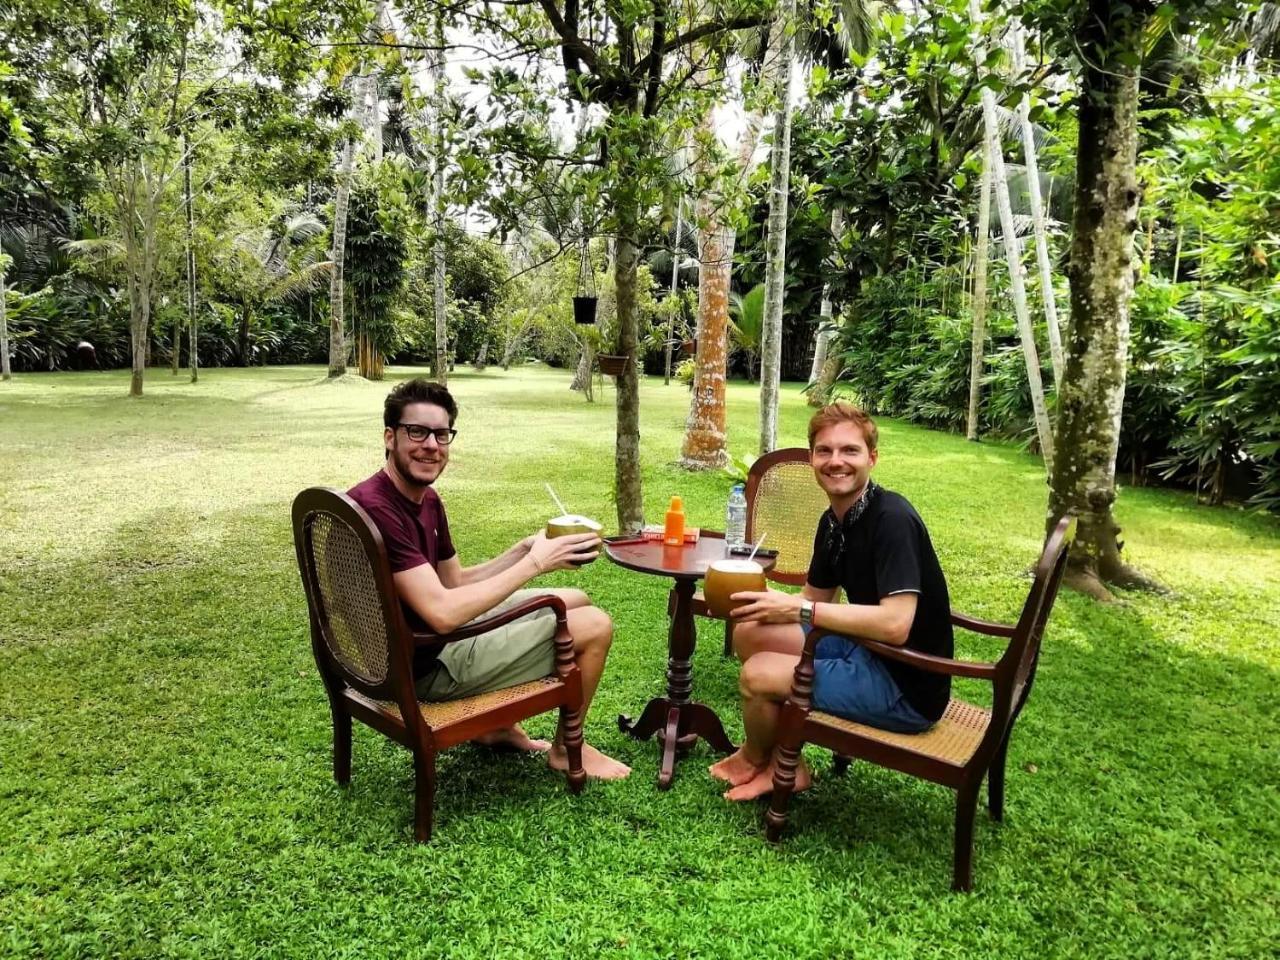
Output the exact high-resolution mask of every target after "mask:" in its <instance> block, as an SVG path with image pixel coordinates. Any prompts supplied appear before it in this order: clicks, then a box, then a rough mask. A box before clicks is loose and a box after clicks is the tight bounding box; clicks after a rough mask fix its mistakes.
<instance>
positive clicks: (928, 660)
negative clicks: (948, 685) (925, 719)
mask: <svg viewBox="0 0 1280 960" xmlns="http://www.w3.org/2000/svg"><path fill="white" fill-rule="evenodd" d="M851 639H852V640H853V641H854V642H855V643H858V644H861V645H862V646H864V647H866V648H867V649H868V650H870V651H871V652H872V653H876V654H879V655H880V656H882V657H886V658H888V659H890V660H897V661H898V662H899V663H905V664H907V665H908V666H911V667H916V668H917V669H919V670H927V671H929V673H945V674H947V675H948V676H952V677H973V678H975V679H978V680H995V678H996V665H995V664H994V663H987V662H985V661H980V660H952V659H951V658H949V657H937V656H934V655H933V654H931V653H921V652H920V651H918V650H908V649H907V648H906V647H896V646H894V645H893V644H891V643H880V642H879V641H878V640H867V639H866V638H864V637H852V638H851Z"/></svg>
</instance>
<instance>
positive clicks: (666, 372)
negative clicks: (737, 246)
mask: <svg viewBox="0 0 1280 960" xmlns="http://www.w3.org/2000/svg"><path fill="white" fill-rule="evenodd" d="M683 230H684V198H683V197H681V198H680V199H679V200H678V201H677V202H676V242H675V243H673V244H672V245H671V296H672V297H673V298H674V297H675V296H676V287H677V284H678V283H679V282H680V233H681V232H682V231H683ZM675 308H676V304H675V302H674V300H673V302H672V304H671V313H670V314H669V315H668V316H667V350H666V358H665V361H664V363H663V367H662V385H663V386H664V387H665V386H667V385H669V384H670V383H671V348H672V346H673V345H674V339H675V329H676V313H675Z"/></svg>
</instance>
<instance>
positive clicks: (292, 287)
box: [221, 211, 345, 366]
mask: <svg viewBox="0 0 1280 960" xmlns="http://www.w3.org/2000/svg"><path fill="white" fill-rule="evenodd" d="M324 233H325V225H324V224H323V223H322V222H321V221H320V220H319V218H317V217H316V216H315V214H313V213H311V212H310V211H302V212H293V213H288V214H286V215H284V216H283V217H281V218H280V219H279V220H278V221H277V222H276V223H275V224H274V225H273V226H272V227H262V226H257V227H249V228H246V229H242V230H241V231H239V232H238V233H236V234H235V235H234V236H233V237H232V239H231V242H230V243H229V244H228V245H227V247H226V252H225V253H224V254H223V256H222V258H221V259H222V268H223V271H224V272H225V273H226V274H227V275H228V276H232V277H235V280H236V290H237V292H238V294H239V300H240V322H239V327H238V330H237V336H236V342H237V345H238V353H239V362H240V365H241V366H248V365H249V362H250V356H249V335H250V333H251V331H252V329H253V320H254V316H255V314H256V313H257V312H258V311H260V310H261V309H262V308H263V307H265V306H267V305H268V304H271V303H278V302H280V301H282V300H287V299H289V298H291V297H294V296H297V295H299V294H302V293H307V292H309V291H311V290H313V289H315V287H316V286H317V285H318V284H319V282H320V281H321V278H322V277H323V276H324V275H325V274H326V273H329V274H331V273H332V271H333V269H334V264H333V263H332V262H331V261H329V260H323V259H321V258H320V255H319V252H318V251H317V249H316V246H315V244H314V243H311V242H310V241H312V240H314V239H315V238H317V237H320V236H323V235H324ZM344 361H345V357H344Z"/></svg>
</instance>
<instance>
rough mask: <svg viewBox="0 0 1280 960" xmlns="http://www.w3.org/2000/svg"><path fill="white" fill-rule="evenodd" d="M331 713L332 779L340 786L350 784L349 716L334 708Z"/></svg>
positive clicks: (343, 711)
mask: <svg viewBox="0 0 1280 960" xmlns="http://www.w3.org/2000/svg"><path fill="white" fill-rule="evenodd" d="M331 712H332V713H333V779H334V780H336V781H337V782H338V783H339V784H340V785H341V786H344V787H345V786H346V785H347V784H349V783H350V782H351V714H349V713H347V712H346V711H345V710H342V709H338V708H334V709H333V710H332V711H331Z"/></svg>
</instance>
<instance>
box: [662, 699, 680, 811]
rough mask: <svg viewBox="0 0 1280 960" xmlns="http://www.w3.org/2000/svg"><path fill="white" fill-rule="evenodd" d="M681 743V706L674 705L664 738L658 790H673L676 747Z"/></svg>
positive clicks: (668, 715) (669, 714) (669, 713)
mask: <svg viewBox="0 0 1280 960" xmlns="http://www.w3.org/2000/svg"><path fill="white" fill-rule="evenodd" d="M679 741H680V706H679V705H678V704H672V705H671V709H670V710H668V711H667V729H666V730H665V731H663V736H662V763H661V764H659V766H658V789H659V790H669V789H671V780H672V778H673V777H674V776H675V775H676V747H677V745H678V744H679Z"/></svg>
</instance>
